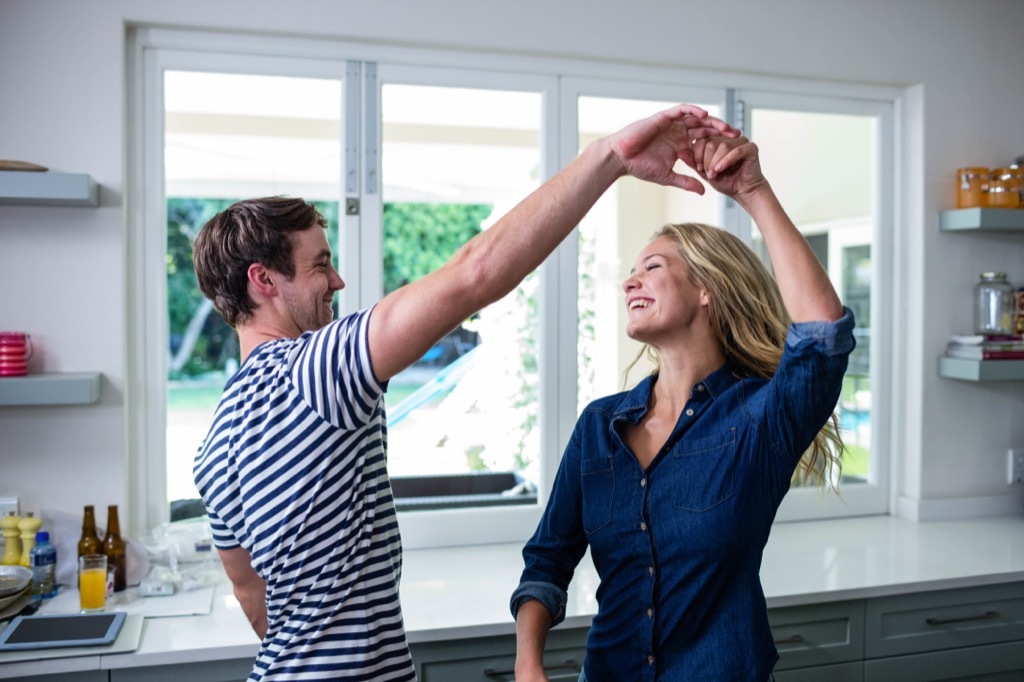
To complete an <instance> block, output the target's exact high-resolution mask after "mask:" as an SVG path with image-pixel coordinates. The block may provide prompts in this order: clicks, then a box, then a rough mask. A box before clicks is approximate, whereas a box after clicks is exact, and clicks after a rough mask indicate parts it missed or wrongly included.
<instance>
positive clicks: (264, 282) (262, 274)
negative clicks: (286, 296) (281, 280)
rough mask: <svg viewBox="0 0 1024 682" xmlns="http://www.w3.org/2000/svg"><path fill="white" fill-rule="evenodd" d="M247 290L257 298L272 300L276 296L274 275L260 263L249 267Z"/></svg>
mask: <svg viewBox="0 0 1024 682" xmlns="http://www.w3.org/2000/svg"><path fill="white" fill-rule="evenodd" d="M247 274H248V275H249V290H250V291H251V292H252V293H253V294H255V296H256V297H258V298H273V297H274V296H276V295H277V285H276V284H275V283H274V275H273V274H272V273H271V272H270V270H267V268H266V266H264V265H263V264H261V263H253V264H252V265H250V266H249V270H248V273H247Z"/></svg>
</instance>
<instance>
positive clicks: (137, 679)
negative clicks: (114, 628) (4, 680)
mask: <svg viewBox="0 0 1024 682" xmlns="http://www.w3.org/2000/svg"><path fill="white" fill-rule="evenodd" d="M252 663H253V659H252V658H245V659H234V660H227V661H204V662H202V663H174V664H172V665H157V666H145V667H141V668H114V669H112V670H110V682H181V681H182V680H187V682H238V680H244V679H246V678H248V677H249V673H251V672H252ZM106 673H107V671H104V675H106ZM104 679H106V677H104ZM33 682H35V680H33Z"/></svg>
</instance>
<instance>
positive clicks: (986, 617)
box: [924, 611, 999, 625]
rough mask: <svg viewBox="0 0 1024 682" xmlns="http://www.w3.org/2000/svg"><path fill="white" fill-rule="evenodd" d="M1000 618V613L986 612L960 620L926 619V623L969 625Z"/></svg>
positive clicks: (962, 617)
mask: <svg viewBox="0 0 1024 682" xmlns="http://www.w3.org/2000/svg"><path fill="white" fill-rule="evenodd" d="M998 617H999V612H998V611H986V612H985V613H979V614H977V615H974V616H961V617H960V618H925V619H924V622H926V623H928V625H951V624H953V623H967V622H969V621H972V620H991V619H993V618H998Z"/></svg>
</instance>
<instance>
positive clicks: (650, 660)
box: [647, 655, 654, 665]
mask: <svg viewBox="0 0 1024 682" xmlns="http://www.w3.org/2000/svg"><path fill="white" fill-rule="evenodd" d="M647 665H654V656H651V655H648V656H647Z"/></svg>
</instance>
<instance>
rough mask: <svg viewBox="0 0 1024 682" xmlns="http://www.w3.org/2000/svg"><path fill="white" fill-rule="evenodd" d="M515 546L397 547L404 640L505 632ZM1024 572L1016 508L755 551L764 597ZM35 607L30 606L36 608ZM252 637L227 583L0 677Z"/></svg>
mask: <svg viewBox="0 0 1024 682" xmlns="http://www.w3.org/2000/svg"><path fill="white" fill-rule="evenodd" d="M520 550H521V545H518V544H503V545H482V546H473V547H457V548H448V549H432V550H407V551H406V552H405V557H404V564H403V566H404V568H403V575H402V605H403V611H404V613H405V625H406V630H407V632H408V637H409V641H410V642H412V643H417V642H431V641H441V640H450V639H465V638H470V637H484V636H489V635H504V634H511V633H514V632H515V625H514V623H513V621H512V617H511V615H510V613H509V610H508V600H509V596H510V595H511V593H512V590H514V589H515V587H516V585H517V584H518V582H519V574H520V572H521V571H522V558H521V555H520ZM1022 580H1024V516H1007V517H999V518H989V519H970V520H964V521H934V522H925V523H915V522H912V521H908V520H906V519H900V518H894V517H887V516H886V517H881V516H879V517H864V518H854V519H840V520H829V521H810V522H800V523H779V524H776V525H775V526H774V528H773V529H772V535H771V540H770V541H769V543H768V546H767V548H766V549H765V552H764V560H763V563H762V568H761V582H762V584H763V586H764V591H765V596H766V597H767V599H768V606H769V607H782V606H794V605H800V604H812V603H821V602H832V601H843V600H847V599H863V598H868V597H880V596H887V595H892V594H905V593H908V592H921V591H929V590H940V589H947V588H956V587H969V586H975V585H989V584H998V583H1006V582H1016V581H1022ZM597 583H598V579H597V574H596V572H595V571H594V568H593V565H592V564H591V562H590V559H589V558H588V557H584V559H583V562H582V563H581V564H580V567H579V569H578V570H577V573H576V577H575V578H574V580H573V582H572V585H570V594H569V601H568V604H567V607H566V622H565V624H563V625H561V626H559V627H587V626H588V625H589V623H590V619H591V618H592V616H593V614H594V613H595V612H596V610H597V602H596V599H595V593H596V590H597ZM42 612H45V610H41V613H42ZM258 647H259V642H258V640H257V639H256V635H255V634H254V633H253V632H252V630H251V628H250V627H249V624H248V621H247V620H246V619H245V616H244V615H243V614H242V610H241V608H240V607H239V605H238V602H237V601H236V600H235V598H234V596H233V595H232V592H231V588H230V586H229V585H227V584H223V585H219V586H218V587H217V589H216V592H215V594H214V603H213V609H212V611H211V613H210V615H208V616H187V617H166V618H147V619H146V620H145V626H144V628H143V633H142V641H141V643H140V645H139V648H138V649H137V650H136V651H135V652H133V653H131V654H116V655H105V656H100V655H97V656H79V657H75V658H63V659H52V660H45V661H34V662H27V663H11V664H4V665H0V678H14V677H22V676H29V675H39V674H43V673H57V672H73V671H80V670H97V669H115V668H134V667H140V666H153V665H167V664H175V663H182V662H200V661H218V660H229V659H238V658H255V656H256V650H257V648H258Z"/></svg>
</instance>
